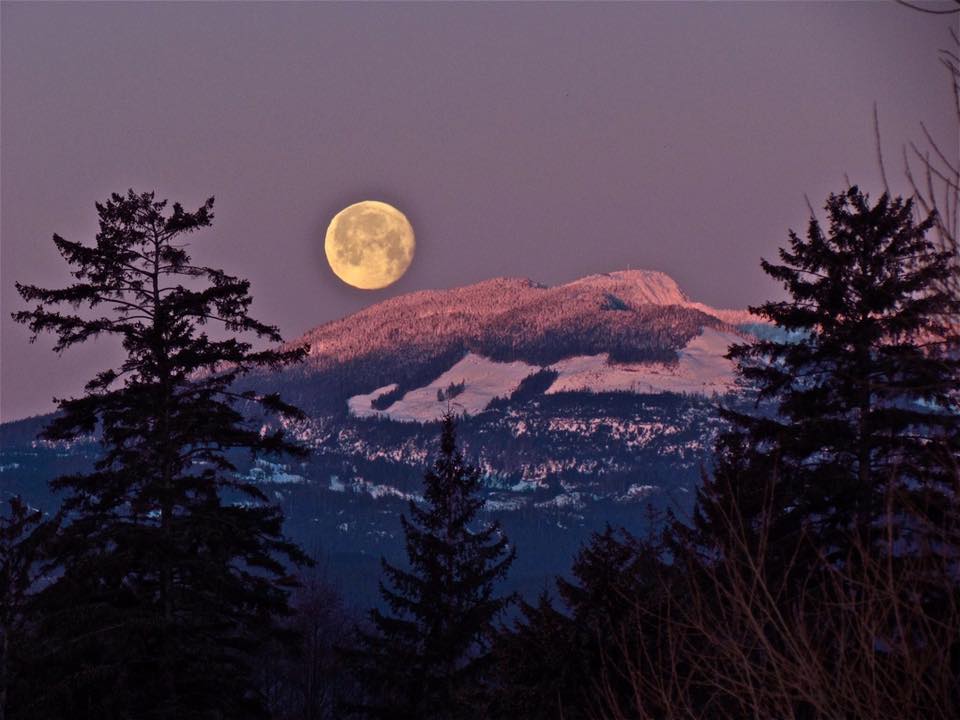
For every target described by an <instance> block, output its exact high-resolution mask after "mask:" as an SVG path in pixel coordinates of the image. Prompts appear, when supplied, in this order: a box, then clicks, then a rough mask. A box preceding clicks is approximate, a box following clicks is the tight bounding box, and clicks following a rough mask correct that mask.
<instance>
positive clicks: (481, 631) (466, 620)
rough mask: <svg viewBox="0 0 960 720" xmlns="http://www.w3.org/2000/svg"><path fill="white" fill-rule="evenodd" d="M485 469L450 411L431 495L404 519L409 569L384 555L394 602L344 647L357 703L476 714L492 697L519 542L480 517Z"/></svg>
mask: <svg viewBox="0 0 960 720" xmlns="http://www.w3.org/2000/svg"><path fill="white" fill-rule="evenodd" d="M479 492H480V470H479V469H478V468H477V467H475V466H473V465H470V464H469V463H467V462H466V461H465V460H464V458H463V455H462V454H461V452H460V451H459V450H458V449H457V445H456V429H455V421H454V419H453V417H452V416H450V415H447V416H446V417H445V418H444V419H443V423H442V430H441V438H440V453H439V455H438V456H437V458H436V460H435V462H434V464H433V467H432V468H431V469H430V470H428V471H427V472H426V474H425V475H424V485H423V500H424V502H423V505H419V504H418V503H417V502H415V501H413V500H411V501H410V507H409V513H410V515H409V517H407V516H402V517H401V523H402V527H403V534H404V538H405V541H406V551H407V559H408V561H409V570H404V569H402V568H400V567H397V566H395V565H392V564H390V563H388V562H387V561H386V560H383V561H382V565H383V573H384V580H383V581H382V582H381V583H380V592H381V595H382V596H383V599H384V601H385V603H386V605H387V609H386V610H379V609H374V610H372V611H371V613H370V621H371V625H372V628H371V629H370V630H369V631H362V632H361V633H360V636H359V645H358V648H357V649H355V650H352V651H347V652H344V654H343V655H344V658H345V659H346V661H347V662H349V663H350V665H351V666H352V667H353V669H354V673H355V676H356V677H357V679H358V681H359V682H360V683H361V684H362V685H363V686H364V688H365V691H366V699H365V700H364V701H363V702H362V703H357V704H356V705H355V706H354V707H352V710H354V711H355V712H357V713H358V714H360V715H362V716H366V717H376V718H395V719H397V720H400V719H402V718H410V719H411V720H412V719H414V718H464V717H473V716H474V713H475V712H477V709H478V708H479V707H482V706H483V704H484V703H485V702H486V698H485V692H484V688H485V682H484V679H485V678H484V676H485V674H486V673H487V671H488V665H489V659H490V657H489V645H490V642H491V639H492V636H493V632H494V622H495V621H496V619H497V618H498V616H499V615H500V614H501V613H502V612H503V610H504V609H505V608H506V607H507V606H508V604H509V603H510V602H511V600H512V599H511V598H510V597H499V596H497V595H496V584H497V582H498V581H499V580H502V579H503V578H504V576H505V575H506V573H507V571H508V570H509V568H510V565H511V564H512V563H513V560H514V558H515V550H514V549H513V548H510V547H509V544H508V541H507V538H506V537H505V536H504V535H503V533H502V532H501V531H500V526H499V523H489V524H484V525H478V524H477V515H478V513H479V512H480V511H481V509H482V508H483V500H482V498H480V497H479Z"/></svg>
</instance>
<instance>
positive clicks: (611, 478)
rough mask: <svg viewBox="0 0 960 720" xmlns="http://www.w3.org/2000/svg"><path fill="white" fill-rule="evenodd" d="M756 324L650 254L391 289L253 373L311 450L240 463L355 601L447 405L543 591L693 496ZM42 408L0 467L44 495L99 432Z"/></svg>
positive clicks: (389, 538) (527, 573) (521, 577)
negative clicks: (292, 411) (598, 265)
mask: <svg viewBox="0 0 960 720" xmlns="http://www.w3.org/2000/svg"><path fill="white" fill-rule="evenodd" d="M756 327H757V325H756V319H755V318H753V317H752V316H750V315H749V314H748V313H746V312H744V311H736V310H717V309H714V308H711V307H709V306H707V305H704V304H702V303H697V302H694V301H691V300H690V299H689V298H688V297H687V296H686V295H685V294H684V293H683V292H682V291H681V290H680V288H679V287H678V286H677V284H676V283H675V282H674V281H673V280H672V279H671V278H670V277H668V276H667V275H665V274H663V273H659V272H652V271H643V270H628V271H621V272H614V273H609V274H602V275H591V276H589V277H585V278H582V279H580V280H576V281H574V282H571V283H567V284H564V285H558V286H555V287H545V286H543V285H538V284H536V283H533V282H531V281H530V280H525V279H513V278H498V279H494V280H489V281H486V282H481V283H478V284H476V285H471V286H468V287H462V288H454V289H451V290H429V291H422V292H416V293H411V294H408V295H403V296H399V297H395V298H392V299H390V300H387V301H385V302H381V303H378V304H376V305H372V306H370V307H368V308H366V309H365V310H362V311H361V312H358V313H355V314H353V315H350V316H348V317H345V318H343V319H340V320H337V321H334V322H330V323H327V324H324V325H321V326H319V327H317V328H314V329H313V330H310V331H309V332H307V333H305V334H304V335H303V336H302V337H300V338H298V339H296V340H294V341H292V342H291V343H289V344H290V345H291V346H302V345H305V346H306V347H307V348H308V357H307V359H306V360H305V362H303V363H302V364H300V365H299V366H297V367H295V368H290V369H287V370H285V371H282V372H279V373H272V374H266V373H265V374H261V375H257V376H255V377H250V378H248V379H247V380H246V381H245V382H246V384H247V385H249V386H252V387H254V388H256V389H258V390H262V391H279V392H281V393H282V394H283V396H284V397H285V398H287V399H289V400H291V401H292V402H294V403H295V404H297V405H299V406H300V407H302V408H303V409H304V410H306V411H307V413H308V416H309V417H308V419H307V420H305V421H302V422H298V423H296V424H293V425H291V426H290V427H289V428H288V429H289V430H290V431H291V432H292V433H294V434H295V435H296V436H297V437H298V438H299V439H300V440H301V441H302V442H303V443H305V444H306V445H308V446H309V447H310V448H311V449H312V453H311V456H310V457H309V458H308V459H307V460H306V461H304V462H302V463H300V462H298V463H289V462H283V461H279V460H278V461H275V462H274V461H268V460H260V461H258V462H256V463H254V464H252V465H251V464H250V462H249V461H248V460H247V459H246V458H240V457H238V458H237V463H238V466H239V467H240V468H241V472H242V473H243V474H244V475H245V477H246V478H247V479H249V480H252V481H254V482H256V483H259V484H261V485H262V486H263V487H265V488H267V489H268V490H269V494H270V496H271V497H272V498H273V499H275V500H276V501H277V502H279V503H281V504H282V505H283V507H284V509H285V511H286V513H287V517H288V526H289V530H290V532H291V534H293V535H294V536H295V537H297V539H299V540H300V541H301V542H303V543H304V544H305V545H306V546H307V548H308V549H310V550H311V551H312V552H315V553H316V554H317V555H319V556H321V557H323V558H325V559H326V560H327V561H328V562H329V563H330V568H331V570H330V573H331V575H332V576H333V577H336V578H339V579H340V581H341V583H342V585H343V586H344V588H345V589H347V590H348V591H349V592H350V594H352V595H353V596H354V597H355V598H357V599H359V600H360V601H363V600H365V599H367V598H368V596H372V594H373V590H374V588H375V580H376V577H377V573H378V569H379V568H378V563H377V560H378V558H379V555H380V554H381V553H383V554H387V555H388V556H389V557H390V558H391V559H392V560H400V559H402V558H401V555H402V549H401V548H399V547H398V546H397V540H398V537H399V521H398V517H397V516H398V514H399V513H400V512H402V511H403V510H404V509H405V506H406V502H407V501H408V500H409V499H415V498H416V497H417V493H418V492H419V490H420V482H421V478H422V473H423V468H424V465H425V464H426V463H427V462H429V460H430V458H431V457H432V455H433V454H434V450H435V447H436V443H437V435H438V425H437V422H436V421H437V419H438V418H439V417H440V416H441V415H442V413H443V412H445V411H448V410H449V411H451V412H454V413H457V414H458V415H460V416H461V421H460V427H459V431H460V438H461V441H462V443H463V445H464V448H465V451H466V454H467V455H468V456H469V457H470V458H471V459H473V460H474V461H475V462H477V463H478V464H479V465H480V466H481V467H482V468H483V471H484V474H485V478H486V492H487V497H486V501H487V511H488V512H489V513H490V514H491V515H492V516H496V517H499V518H500V519H501V521H502V522H503V524H504V527H505V529H506V531H507V534H508V536H509V537H510V538H511V540H513V541H514V542H515V543H516V545H517V547H518V552H519V560H518V563H517V565H516V566H515V571H514V577H515V581H516V583H517V585H518V587H520V588H522V589H527V590H532V591H537V590H539V589H540V588H541V587H542V583H543V578H544V577H545V576H546V575H551V574H556V573H559V572H563V571H565V570H566V569H567V567H568V564H569V561H570V558H571V557H572V555H573V553H574V552H575V550H576V549H577V547H578V546H579V544H580V543H581V542H582V540H583V539H584V538H585V537H586V535H587V534H588V533H589V531H591V530H594V529H598V528H599V527H602V525H603V523H604V522H606V521H610V522H612V523H615V524H623V525H626V526H628V527H631V528H633V529H634V530H642V529H643V527H644V526H645V524H646V523H647V521H648V511H647V510H646V507H647V506H648V504H649V505H652V506H654V507H658V508H666V507H670V508H672V509H674V510H675V511H677V512H680V513H682V512H684V511H685V510H686V509H688V508H689V505H690V500H691V498H692V495H693V493H692V491H693V489H694V488H695V486H696V484H697V482H698V479H699V477H700V472H701V469H702V467H703V465H704V463H705V462H707V461H708V459H709V448H710V445H711V441H712V437H713V435H714V434H715V432H716V431H717V429H718V427H719V420H718V418H717V413H716V409H715V408H716V402H717V400H718V399H723V401H724V402H726V403H737V402H739V401H740V400H739V396H738V393H737V386H736V383H735V380H734V373H733V367H732V364H731V363H730V361H728V360H726V359H725V358H724V357H723V355H724V354H725V353H726V351H727V347H728V346H729V345H730V344H731V343H733V342H739V341H741V340H742V339H743V338H744V337H745V332H747V331H750V332H755V331H756ZM42 422H43V419H34V420H28V421H21V422H20V423H8V424H7V425H4V426H2V427H0V439H2V441H3V442H2V451H0V453H2V455H0V473H2V474H0V479H2V483H3V488H4V489H5V490H7V491H12V490H13V489H14V488H16V489H18V490H19V491H21V492H25V494H27V496H28V498H32V499H33V500H34V501H35V502H36V503H38V504H42V505H47V506H51V505H52V503H53V501H52V499H51V498H50V497H49V495H48V494H47V492H46V490H45V488H44V485H45V481H46V480H47V479H49V478H50V477H52V476H54V475H55V474H58V473H60V472H63V471H65V469H68V468H69V470H70V471H73V470H75V469H77V468H78V467H80V466H82V465H83V463H85V462H89V461H90V459H91V458H92V457H93V456H94V454H95V446H94V445H92V444H91V443H89V442H88V443H74V444H72V445H69V446H66V445H63V444H60V445H57V446H52V445H48V444H43V443H39V442H36V441H34V440H33V439H32V438H33V436H34V435H35V433H36V431H37V430H38V429H39V427H40V426H41V425H42Z"/></svg>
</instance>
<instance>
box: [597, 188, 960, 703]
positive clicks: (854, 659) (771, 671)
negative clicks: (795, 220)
mask: <svg viewBox="0 0 960 720" xmlns="http://www.w3.org/2000/svg"><path fill="white" fill-rule="evenodd" d="M827 212H828V216H829V221H830V224H829V229H828V230H826V231H825V230H824V229H822V228H821V226H820V224H819V223H818V222H817V221H816V220H815V219H812V220H811V222H810V226H809V230H808V233H807V237H806V238H805V239H801V238H799V237H798V236H796V235H793V234H791V243H790V247H789V248H788V249H784V250H782V251H781V253H780V257H781V263H780V264H772V263H764V264H763V267H764V269H765V270H766V271H767V273H768V274H770V275H771V276H772V277H774V278H777V279H779V280H781V281H782V282H783V283H784V286H785V288H786V290H787V292H788V295H789V297H788V298H787V299H786V300H784V301H782V302H771V303H767V304H765V305H764V306H762V307H761V308H760V309H759V312H760V314H761V315H763V316H764V317H766V318H767V319H768V320H769V321H771V322H772V323H773V324H774V325H775V326H776V327H777V328H779V329H780V330H781V331H784V333H785V335H786V333H790V334H791V336H785V337H784V338H783V339H773V340H763V341H757V342H754V343H751V344H745V345H741V346H737V347H734V348H733V349H732V351H731V356H732V357H733V358H734V359H736V360H738V361H739V368H740V372H741V375H742V376H743V377H745V378H746V379H747V380H748V381H750V382H751V383H753V384H754V386H755V387H756V388H757V389H758V390H759V395H760V398H761V400H762V401H765V402H767V403H768V407H767V409H766V410H765V411H764V410H763V409H760V410H758V411H757V412H756V413H755V414H746V413H734V412H727V413H726V416H727V418H728V419H729V420H731V421H732V428H731V430H730V432H728V433H726V434H725V435H723V436H722V437H721V438H720V440H719V443H718V446H717V458H716V466H715V472H714V474H713V475H712V476H711V477H708V478H706V479H705V483H704V487H703V489H702V491H701V492H700V494H699V497H698V502H697V508H696V514H695V524H694V528H693V530H692V531H691V529H690V528H687V527H685V526H683V525H680V524H675V525H674V526H673V527H672V528H669V530H668V532H667V536H668V547H669V553H668V554H667V555H665V556H664V557H665V559H669V561H670V562H671V564H672V566H673V568H674V572H673V573H671V574H670V576H669V581H667V582H666V583H665V588H666V590H667V592H666V593H665V594H664V595H663V597H662V600H661V601H660V602H658V603H653V604H648V605H646V606H641V605H637V606H636V616H637V619H636V621H635V624H634V626H633V627H632V628H630V629H629V630H627V631H625V632H624V633H622V634H621V636H620V637H619V638H617V639H615V640H614V641H613V643H612V645H613V647H615V648H618V649H619V654H617V655H615V656H611V657H617V658H625V659H626V660H627V662H626V663H625V664H624V663H620V664H619V667H620V668H621V670H620V677H621V679H628V680H629V683H630V685H631V686H632V687H633V690H634V692H633V693H632V694H627V695H623V694H622V693H617V692H613V691H612V687H607V688H604V692H603V697H604V699H605V705H604V709H603V713H602V714H603V716H606V717H614V718H643V717H691V716H693V717H697V716H703V717H717V718H721V717H728V718H739V717H797V718H852V717H857V718H881V717H887V716H889V715H890V713H893V714H894V715H896V716H898V717H927V718H948V717H956V715H957V713H958V712H960V396H958V391H960V355H958V348H960V345H958V336H957V328H958V325H957V324H956V321H957V318H958V316H960V298H958V297H957V296H956V295H955V294H954V293H952V292H951V291H950V289H949V288H950V283H949V282H947V281H948V280H949V279H951V278H952V277H955V275H956V273H958V266H957V260H956V257H955V256H954V255H953V254H952V253H950V252H947V251H945V250H944V249H943V248H942V247H938V246H937V245H935V243H934V242H933V241H931V240H930V239H929V238H928V233H929V231H930V230H931V227H932V225H933V219H932V218H927V219H926V220H924V221H922V222H919V223H915V222H914V218H913V207H912V204H911V203H910V202H909V201H907V202H904V201H902V200H900V199H893V200H891V199H889V198H888V197H887V196H883V197H881V198H880V200H878V201H877V202H876V203H870V202H869V200H868V198H867V197H866V196H864V195H863V194H862V193H860V192H859V191H858V190H857V188H851V189H850V190H848V191H847V192H846V193H843V194H841V195H834V196H831V197H830V199H829V201H828V203H827ZM665 578H666V576H665ZM651 628H653V629H654V630H655V631H654V632H653V633H651V632H650V629H651ZM627 649H632V652H625V650H627ZM610 666H611V667H614V665H613V664H610Z"/></svg>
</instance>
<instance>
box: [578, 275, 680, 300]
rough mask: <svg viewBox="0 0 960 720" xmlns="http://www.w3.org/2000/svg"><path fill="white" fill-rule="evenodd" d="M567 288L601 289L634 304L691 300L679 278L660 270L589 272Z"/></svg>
mask: <svg viewBox="0 0 960 720" xmlns="http://www.w3.org/2000/svg"><path fill="white" fill-rule="evenodd" d="M565 287H591V288H597V289H601V290H604V291H605V292H610V293H613V294H615V295H617V296H618V297H620V298H621V299H622V300H625V301H627V302H630V303H631V304H634V305H687V304H688V303H689V302H690V300H689V298H687V296H686V295H685V294H684V292H683V291H682V290H681V289H680V286H679V285H677V282H676V280H674V279H673V278H672V277H670V276H669V275H667V274H666V273H663V272H660V271H659V270H617V271H614V272H610V273H600V274H597V275H588V276H587V277H584V278H580V279H579V280H574V281H573V282H571V283H567V285H566V286H565Z"/></svg>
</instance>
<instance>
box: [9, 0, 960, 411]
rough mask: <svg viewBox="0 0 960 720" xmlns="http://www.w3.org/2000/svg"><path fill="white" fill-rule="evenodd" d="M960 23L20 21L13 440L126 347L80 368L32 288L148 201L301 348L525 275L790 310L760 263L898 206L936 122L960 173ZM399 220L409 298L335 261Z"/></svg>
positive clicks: (602, 17)
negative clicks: (384, 311) (843, 213)
mask: <svg viewBox="0 0 960 720" xmlns="http://www.w3.org/2000/svg"><path fill="white" fill-rule="evenodd" d="M956 19H957V18H956V16H933V15H921V14H918V13H914V12H911V11H909V10H907V9H905V8H902V7H899V6H896V5H893V4H880V3H843V4H827V3H815V4H805V3H797V4H793V3H790V4H786V3H746V4H740V3H737V4H734V3H713V4H694V3H683V4H654V3H649V4H647V3H643V4H640V3H637V4H622V3H621V4H603V5H599V4H574V3H565V4H541V3H526V4H505V3H497V4H469V5H467V4H392V5H382V4H367V3H362V4H361V3H355V4H329V3H302V4H301V3H297V4H293V3H282V4H281V3H265V4H258V3H237V4H227V3H204V4H186V3H157V4H146V3H143V4H141V3H136V4H133V3H131V4H122V3H103V4H85V3H71V4H55V3H13V2H4V3H3V4H2V6H0V24H2V39H0V40H2V46H0V72H2V77H0V94H2V96H0V150H2V163H0V176H2V177H0V204H2V206H0V240H2V244H0V283H2V287H0V303H2V304H0V311H2V325H0V331H2V337H0V341H2V346H0V418H2V419H3V420H11V419H15V418H18V417H23V416H25V415H29V414H34V413H40V412H46V411H48V410H50V409H52V407H53V403H52V400H51V397H52V396H58V397H62V396H67V395H73V394H77V393H79V392H80V391H81V390H82V387H83V384H84V382H85V381H86V380H87V379H89V377H90V376H92V374H93V373H94V372H95V371H96V370H97V369H99V368H102V367H104V366H105V365H107V364H108V363H110V362H113V361H115V360H116V358H117V357H118V350H117V348H115V347H114V346H113V345H111V344H109V343H108V342H102V343H98V344H93V345H90V346H88V347H82V348H77V349H74V350H71V351H68V352H67V353H65V354H64V355H63V356H62V357H59V358H58V357H57V356H56V355H54V354H53V353H52V352H51V351H50V347H51V345H52V342H51V341H50V340H41V341H38V342H37V343H36V344H34V345H28V344H27V338H28V333H27V331H26V330H25V329H24V328H22V327H20V326H17V325H15V324H14V323H12V321H11V320H10V318H9V315H10V312H12V311H14V310H16V309H19V308H20V307H22V303H21V301H20V300H19V297H18V296H17V295H16V291H15V289H14V287H13V283H14V282H15V281H22V282H28V283H34V284H41V285H44V284H46V285H50V286H53V285H60V284H63V283H65V282H66V281H67V280H68V279H69V276H68V275H67V269H66V266H65V265H64V264H63V262H62V261H61V260H60V258H59V256H58V255H57V253H56V251H55V249H54V247H53V244H52V242H51V240H50V238H51V235H52V234H53V233H54V232H57V233H59V234H61V235H63V236H65V237H67V238H69V239H88V240H92V238H93V235H94V232H95V229H96V213H95V210H94V206H93V205H94V202H96V201H98V200H101V199H103V198H105V197H106V196H108V195H109V193H111V192H122V191H125V190H126V189H127V188H130V187H133V188H134V189H136V190H138V191H143V190H156V191H157V193H158V195H159V196H160V197H169V198H170V199H171V200H179V201H181V202H183V204H184V205H186V206H187V207H188V208H193V207H196V206H198V205H200V204H201V202H202V201H203V200H204V199H205V198H206V197H208V196H210V195H214V196H215V197H216V199H217V202H216V220H215V222H214V229H213V230H212V231H209V232H207V233H205V234H202V235H197V236H194V246H193V247H194V257H195V259H196V260H198V261H200V262H203V263H205V264H209V265H213V266H216V267H222V268H223V269H225V270H227V271H228V272H232V273H235V274H239V275H241V276H246V277H248V278H249V279H250V280H251V282H252V291H253V294H254V296H255V298H256V300H255V303H254V309H255V314H256V315H257V316H258V317H259V318H260V319H262V320H266V321H268V322H272V323H276V324H278V325H279V326H280V327H281V329H282V330H283V332H284V334H285V335H286V336H287V337H291V338H292V337H295V336H296V335H298V334H300V333H301V332H303V331H305V330H307V329H308V328H310V327H312V326H315V325H317V324H320V323H322V322H325V321H327V320H331V319H335V318H338V317H341V316H343V315H346V314H348V313H351V312H354V311H356V310H358V309H360V308H362V307H364V306H366V305H368V304H370V303H374V302H377V301H380V300H383V299H386V298H388V297H390V296H392V295H394V294H398V293H405V292H410V291H414V290H419V289H424V288H438V287H451V286H456V285H462V284H466V283H472V282H476V281H479V280H483V279H486V278H489V277H493V276H498V275H508V276H525V277H530V278H532V279H534V280H537V281H539V282H543V283H547V284H555V283H560V282H565V281H568V280H572V279H575V278H577V277H580V276H583V275H586V274H589V273H593V272H603V271H609V270H616V269H623V268H626V267H628V266H629V267H634V268H638V267H639V268H650V269H657V270H663V271H665V272H667V273H669V274H670V275H672V276H673V277H674V278H675V279H676V280H677V281H678V282H679V283H680V285H681V287H682V288H684V290H685V291H686V292H687V293H688V294H689V295H690V296H691V297H692V298H694V299H697V300H701V301H704V302H708V303H711V304H714V305H718V306H725V307H740V306H745V305H747V304H749V303H756V302H759V301H762V300H763V299H765V298H767V297H769V296H771V295H773V294H776V293H777V290H778V289H777V287H776V286H775V285H773V284H772V283H771V282H769V281H768V280H767V279H766V278H765V277H764V276H763V274H762V272H761V271H760V269H759V266H758V260H759V258H760V256H767V257H770V256H772V255H773V254H774V253H775V252H776V248H777V247H778V246H779V245H780V244H782V243H784V242H785V240H786V230H787V228H788V227H794V228H797V229H800V230H802V229H803V226H804V225H805V219H806V215H807V210H806V205H805V201H804V195H805V194H806V195H808V196H809V197H810V199H811V201H812V202H813V203H814V205H815V206H817V207H818V208H819V207H820V206H822V203H823V200H824V199H825V197H826V195H827V194H828V193H829V192H831V191H839V190H842V189H843V187H844V179H843V178H844V173H847V174H849V177H850V179H851V181H852V182H855V183H859V184H860V185H861V186H863V187H866V188H868V189H871V190H876V189H877V188H878V182H879V174H878V171H877V166H876V161H875V149H874V140H873V126H872V106H873V103H874V102H877V103H878V105H879V109H880V119H881V127H882V131H883V140H884V147H885V149H886V152H887V162H888V169H887V172H888V176H889V178H890V180H891V184H892V185H893V188H894V190H895V191H896V190H900V191H904V190H905V187H904V185H905V183H904V181H903V179H902V173H901V172H900V168H901V167H902V161H901V160H900V149H901V147H902V146H903V144H904V143H906V142H907V141H909V140H911V139H913V140H919V139H920V138H921V131H920V122H921V121H924V122H926V123H927V125H928V127H930V128H931V130H932V131H933V132H934V134H935V135H937V136H938V137H940V138H941V139H944V142H945V143H946V146H947V147H949V148H950V150H951V151H953V152H955V151H956V142H957V139H956V137H953V136H951V133H955V125H951V122H950V120H951V117H950V97H949V93H948V83H947V76H946V74H945V71H943V69H942V68H941V67H940V65H939V63H938V60H937V54H936V50H937V48H940V47H944V46H947V45H948V43H949V34H948V27H949V25H950V23H951V22H953V23H956ZM368 198H369V199H379V200H384V201H386V202H390V203H392V204H394V205H396V206H397V207H398V208H400V209H401V210H402V211H403V212H404V213H405V214H406V215H407V216H408V217H409V219H410V221H411V222H412V224H413V227H414V230H415V231H416V233H417V257H416V258H415V259H414V262H413V265H412V266H411V268H410V270H409V272H408V273H407V274H406V276H405V277H404V278H403V279H402V280H401V281H400V282H399V283H397V284H396V285H394V286H392V287H390V288H387V289H386V290H382V291H377V292H370V291H361V290H354V289H351V288H348V287H347V286H345V285H343V284H342V283H341V282H340V281H339V280H337V279H336V278H335V276H334V275H333V274H332V272H331V271H330V270H329V268H328V267H327V265H326V262H325V260H324V253H323V236H324V231H325V228H326V224H327V222H328V221H329V220H330V218H331V217H332V216H333V215H334V214H335V213H336V212H337V211H338V210H340V209H341V208H342V207H344V206H346V205H348V204H350V203H353V202H356V201H358V200H361V199H368Z"/></svg>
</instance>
